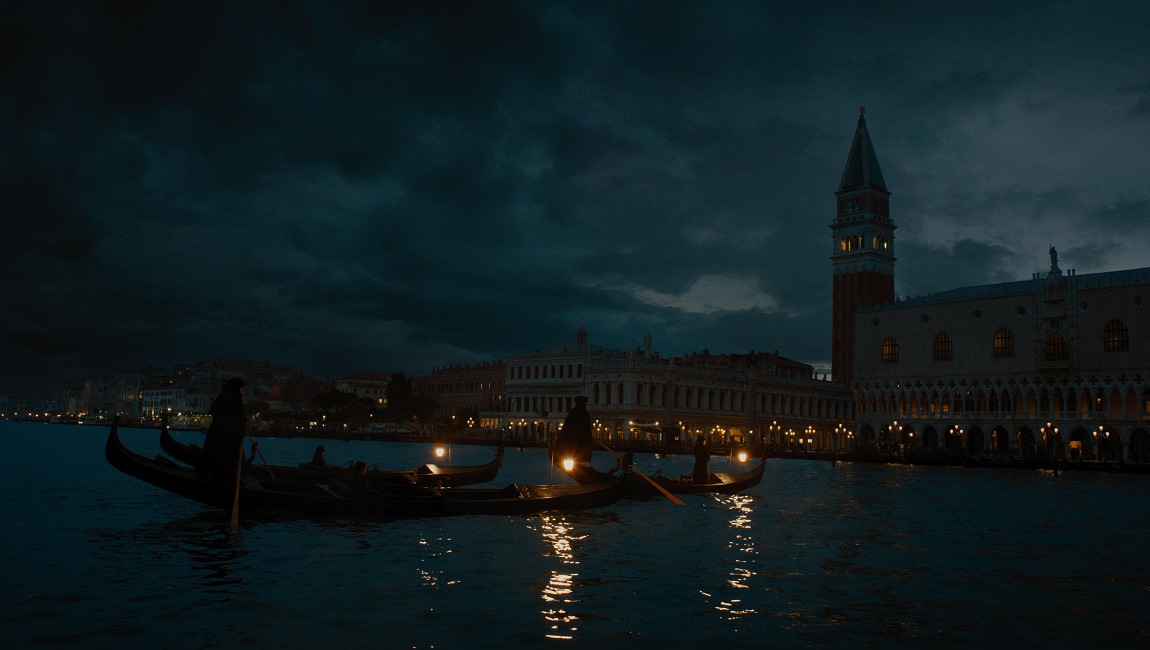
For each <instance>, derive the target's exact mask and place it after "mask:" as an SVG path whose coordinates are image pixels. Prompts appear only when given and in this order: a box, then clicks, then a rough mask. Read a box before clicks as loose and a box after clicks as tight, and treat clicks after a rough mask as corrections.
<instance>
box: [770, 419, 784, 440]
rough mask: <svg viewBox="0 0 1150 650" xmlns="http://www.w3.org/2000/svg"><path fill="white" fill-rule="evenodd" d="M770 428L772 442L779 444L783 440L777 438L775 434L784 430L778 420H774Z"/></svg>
mask: <svg viewBox="0 0 1150 650" xmlns="http://www.w3.org/2000/svg"><path fill="white" fill-rule="evenodd" d="M768 428H769V429H770V430H771V437H770V442H771V444H778V443H780V442H782V440H775V436H777V435H778V434H779V432H780V431H781V430H782V427H780V426H779V422H778V420H774V421H772V422H771V426H770V427H768Z"/></svg>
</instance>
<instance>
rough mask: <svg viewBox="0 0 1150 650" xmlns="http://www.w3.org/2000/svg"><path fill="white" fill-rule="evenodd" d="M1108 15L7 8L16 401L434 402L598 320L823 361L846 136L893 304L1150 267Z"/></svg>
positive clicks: (1139, 126)
mask: <svg viewBox="0 0 1150 650" xmlns="http://www.w3.org/2000/svg"><path fill="white" fill-rule="evenodd" d="M1112 9H1113V10H1112V11H1109V12H1103V11H1095V10H1094V9H1093V8H1091V7H1088V6H1085V5H1082V6H1080V5H1076V4H1058V5H1051V6H1048V7H1046V8H1045V10H1043V11H1042V12H1039V13H1038V14H1036V13H1035V12H1033V11H1030V10H1026V9H1024V8H1022V7H1021V6H1019V7H1016V6H1013V5H1001V4H1000V3H984V4H975V5H973V6H963V7H957V6H951V5H947V4H929V5H923V4H921V3H905V4H904V3H885V4H882V5H876V6H870V7H860V6H858V5H857V3H845V2H844V3H831V4H820V5H818V6H802V5H793V4H772V3H763V2H737V3H723V4H720V5H716V6H711V5H704V4H698V3H622V4H620V3H584V2H579V3H564V2H523V3H514V2H501V3H490V2H482V3H481V2H476V3H438V2H430V3H429V2H408V3H395V2H388V3H379V2H362V3H320V2H302V1H301V2H289V3H260V2H257V3H216V2H200V3H160V4H155V3H152V4H148V3H130V2H123V3H116V2H105V3H70V2H36V3H32V2H16V3H9V5H7V6H6V7H5V9H4V10H3V13H4V15H3V18H4V20H3V21H0V30H2V33H0V37H2V38H0V132H2V133H3V134H4V139H3V144H4V146H3V147H0V190H3V191H2V192H0V223H2V224H3V227H4V229H5V234H6V239H7V242H8V245H7V246H8V249H9V250H8V254H6V255H5V256H3V257H2V258H0V270H2V271H3V272H4V275H5V277H6V279H7V281H6V282H5V283H4V284H3V285H0V286H2V287H3V288H2V289H0V301H2V302H4V304H6V305H19V308H18V309H13V310H10V311H9V315H8V316H6V318H5V319H4V320H3V321H2V323H0V334H2V335H3V336H2V338H0V353H3V355H4V358H5V360H6V363H5V369H6V372H5V373H4V375H3V377H2V378H0V380H2V381H0V390H3V389H12V388H17V387H19V386H21V384H22V383H25V382H27V383H26V384H25V385H27V386H33V385H34V386H36V387H51V386H55V385H59V384H60V383H61V382H63V381H66V380H69V379H72V378H76V377H82V376H84V375H85V374H89V373H93V372H102V371H113V370H117V369H120V368H123V367H127V366H136V365H141V364H146V363H156V364H167V363H171V362H177V361H191V360H196V359H207V358H212V357H219V356H248V357H254V358H267V359H272V360H278V361H284V362H289V363H297V364H299V365H301V366H302V367H303V368H304V369H305V370H309V371H312V372H316V373H318V374H322V375H327V376H331V375H333V374H339V373H343V372H351V371H354V370H360V369H375V370H385V371H387V370H397V369H402V370H405V371H407V372H408V373H410V374H420V373H423V372H426V371H428V370H429V369H430V368H431V367H432V366H434V365H442V364H447V363H456V362H474V361H481V360H489V359H493V358H498V357H501V356H504V355H507V354H509V353H515V352H520V351H525V350H531V349H536V348H540V347H544V346H547V345H553V344H556V343H561V342H566V341H569V340H571V339H572V338H573V336H574V331H575V329H576V328H577V327H578V326H579V325H580V324H581V323H582V324H585V325H586V326H587V328H588V329H589V330H590V332H591V338H592V340H593V341H594V342H596V343H599V344H603V345H608V346H616V347H625V346H627V345H628V344H630V343H631V342H633V341H637V340H640V339H641V337H642V336H643V334H645V333H651V334H652V335H653V336H654V339H655V347H656V348H657V349H659V350H661V351H663V352H664V353H667V354H682V353H684V352H689V351H691V350H696V349H702V348H710V349H711V350H713V351H729V352H738V351H746V350H749V349H758V350H776V349H777V350H779V352H780V353H782V354H784V355H787V356H791V357H794V358H799V359H803V360H806V361H813V362H818V361H820V360H822V359H825V358H826V356H827V354H828V346H827V343H826V341H827V340H828V339H827V337H828V336H829V328H828V327H826V326H824V325H823V324H824V323H829V314H828V309H827V304H828V302H829V274H830V264H829V261H828V257H829V255H830V244H831V242H830V236H829V235H830V233H829V230H828V229H827V225H828V224H829V222H830V219H831V216H832V215H831V210H832V208H833V191H834V189H835V188H836V186H837V182H838V179H839V175H840V174H841V173H842V165H843V163H844V161H845V157H846V152H847V148H848V147H849V145H850V139H851V137H852V135H853V129H854V123H855V119H856V116H857V113H856V112H855V111H856V109H857V107H858V106H859V105H860V104H866V105H867V106H868V108H869V110H868V114H867V115H868V123H869V126H870V130H871V135H872V137H873V138H874V140H875V143H876V146H877V149H878V155H879V160H880V162H881V164H882V166H883V171H884V173H885V175H886V178H887V181H888V183H889V184H890V185H891V190H892V191H893V192H894V197H893V199H892V205H893V207H894V218H895V221H896V223H898V225H899V231H898V233H897V234H898V239H897V243H896V252H897V254H898V256H899V263H898V264H899V267H898V269H899V270H898V285H899V291H900V292H907V293H918V292H928V291H938V290H945V289H948V288H953V287H954V286H960V285H965V284H985V283H988V282H997V281H1002V280H1012V279H1019V278H1024V277H1028V276H1029V273H1030V272H1032V271H1035V270H1042V269H1041V265H1042V263H1043V258H1044V257H1045V253H1046V246H1047V245H1049V244H1050V243H1054V244H1061V242H1063V241H1066V242H1067V243H1066V244H1062V245H1061V246H1060V251H1065V253H1064V255H1065V257H1066V259H1067V261H1068V263H1071V265H1073V264H1077V266H1078V268H1080V269H1083V270H1084V271H1085V270H1105V269H1106V268H1123V267H1129V266H1145V265H1147V262H1146V248H1145V247H1144V246H1140V245H1139V244H1138V243H1137V242H1136V241H1135V240H1133V239H1130V238H1126V239H1125V240H1124V239H1123V238H1122V235H1121V233H1122V232H1124V231H1128V229H1129V228H1130V227H1134V228H1142V229H1144V226H1143V225H1142V224H1144V223H1146V212H1147V205H1148V202H1150V197H1148V196H1147V193H1146V189H1145V183H1144V172H1140V171H1139V164H1140V163H1141V161H1142V160H1143V159H1144V150H1145V146H1144V145H1145V143H1146V142H1147V140H1150V132H1148V129H1150V120H1146V119H1145V117H1146V115H1147V114H1148V113H1150V111H1147V109H1146V98H1147V96H1148V93H1147V86H1146V75H1145V70H1144V62H1145V60H1146V57H1147V46H1146V44H1145V42H1144V41H1145V39H1144V30H1138V29H1134V27H1135V26H1136V25H1138V24H1145V18H1146V16H1145V10H1144V9H1142V7H1141V5H1138V4H1133V3H1132V4H1128V5H1117V6H1114V7H1112ZM1052 42H1056V43H1058V47H1051V43H1052ZM1090 223H1101V224H1105V229H1099V228H1093V229H1091V230H1090V233H1089V234H1088V235H1086V236H1082V235H1081V234H1080V235H1079V236H1076V237H1073V240H1072V241H1074V242H1075V243H1074V244H1073V245H1071V244H1070V243H1069V241H1071V233H1073V232H1075V231H1076V230H1081V229H1082V228H1084V227H1088V226H1087V224H1090ZM1132 224H1133V225H1132ZM1103 260H1105V261H1103ZM1108 263H1112V264H1120V265H1121V266H1119V267H1109V266H1107V264H1108ZM1036 267H1037V268H1036Z"/></svg>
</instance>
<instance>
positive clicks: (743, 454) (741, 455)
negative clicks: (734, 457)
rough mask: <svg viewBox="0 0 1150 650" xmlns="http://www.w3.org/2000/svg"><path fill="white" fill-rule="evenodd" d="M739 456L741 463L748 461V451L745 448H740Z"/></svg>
mask: <svg viewBox="0 0 1150 650" xmlns="http://www.w3.org/2000/svg"><path fill="white" fill-rule="evenodd" d="M738 457H739V462H740V463H745V462H747V451H746V450H745V449H741V450H739V456H738Z"/></svg>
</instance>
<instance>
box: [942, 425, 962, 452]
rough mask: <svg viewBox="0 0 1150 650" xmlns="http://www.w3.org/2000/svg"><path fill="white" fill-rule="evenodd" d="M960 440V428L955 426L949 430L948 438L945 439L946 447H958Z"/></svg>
mask: <svg viewBox="0 0 1150 650" xmlns="http://www.w3.org/2000/svg"><path fill="white" fill-rule="evenodd" d="M961 440H962V427H960V426H958V425H957V424H956V425H954V426H953V427H951V428H950V437H949V438H947V445H946V446H947V447H948V448H950V447H958V446H959V441H961Z"/></svg>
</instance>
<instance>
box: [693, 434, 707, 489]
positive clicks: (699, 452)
mask: <svg viewBox="0 0 1150 650" xmlns="http://www.w3.org/2000/svg"><path fill="white" fill-rule="evenodd" d="M691 451H692V452H693V453H694V454H695V468H694V470H693V471H692V472H691V478H692V480H694V481H695V482H696V483H707V482H709V481H710V480H711V470H710V468H709V467H708V466H707V463H708V462H710V460H711V452H710V451H707V439H706V438H704V437H703V436H699V437H698V439H696V440H695V448H694V449H692V450H691Z"/></svg>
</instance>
